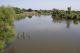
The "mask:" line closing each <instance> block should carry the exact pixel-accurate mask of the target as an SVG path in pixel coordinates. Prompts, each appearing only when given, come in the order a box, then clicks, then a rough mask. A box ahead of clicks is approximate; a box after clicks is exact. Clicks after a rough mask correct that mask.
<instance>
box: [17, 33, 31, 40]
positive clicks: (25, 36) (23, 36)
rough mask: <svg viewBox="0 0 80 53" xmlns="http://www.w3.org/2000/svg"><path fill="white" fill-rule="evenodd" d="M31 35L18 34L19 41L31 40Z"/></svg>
mask: <svg viewBox="0 0 80 53" xmlns="http://www.w3.org/2000/svg"><path fill="white" fill-rule="evenodd" d="M30 37H31V33H26V32H18V33H17V39H24V40H25V39H28V40H30Z"/></svg>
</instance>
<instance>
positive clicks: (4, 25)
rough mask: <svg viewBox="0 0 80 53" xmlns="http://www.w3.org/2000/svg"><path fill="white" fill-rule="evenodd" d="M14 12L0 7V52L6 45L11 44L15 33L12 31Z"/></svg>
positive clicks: (8, 8)
mask: <svg viewBox="0 0 80 53" xmlns="http://www.w3.org/2000/svg"><path fill="white" fill-rule="evenodd" d="M14 17H15V11H14V9H13V8H11V7H9V6H8V7H4V6H2V7H0V50H1V49H3V48H4V47H5V46H6V44H7V43H10V42H11V39H12V38H13V37H14V35H15V32H14V29H13V20H14Z"/></svg>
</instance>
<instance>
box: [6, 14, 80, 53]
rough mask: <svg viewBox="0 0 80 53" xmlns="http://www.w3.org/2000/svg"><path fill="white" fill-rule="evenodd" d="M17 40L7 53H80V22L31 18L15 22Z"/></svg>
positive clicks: (38, 17) (47, 16)
mask: <svg viewBox="0 0 80 53" xmlns="http://www.w3.org/2000/svg"><path fill="white" fill-rule="evenodd" d="M14 28H15V31H16V36H15V40H14V41H13V43H12V45H11V46H10V47H8V48H7V49H6V50H5V53H80V21H76V20H64V19H63V20H62V19H61V20H60V19H53V18H52V17H51V15H46V16H45V15H41V16H32V17H31V16H29V17H25V18H23V19H19V20H15V21H14Z"/></svg>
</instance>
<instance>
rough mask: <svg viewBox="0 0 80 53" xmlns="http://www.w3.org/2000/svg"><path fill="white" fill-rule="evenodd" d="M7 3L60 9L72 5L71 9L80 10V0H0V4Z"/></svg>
mask: <svg viewBox="0 0 80 53" xmlns="http://www.w3.org/2000/svg"><path fill="white" fill-rule="evenodd" d="M2 5H7V6H8V5H9V6H15V7H20V8H25V9H28V8H32V9H45V10H46V9H48V10H49V9H53V8H56V9H62V10H66V9H67V7H72V10H80V7H79V6H80V0H0V6H2Z"/></svg>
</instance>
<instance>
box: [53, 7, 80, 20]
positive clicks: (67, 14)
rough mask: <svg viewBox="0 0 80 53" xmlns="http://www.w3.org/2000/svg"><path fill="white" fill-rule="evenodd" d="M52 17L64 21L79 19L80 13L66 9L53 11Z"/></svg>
mask: <svg viewBox="0 0 80 53" xmlns="http://www.w3.org/2000/svg"><path fill="white" fill-rule="evenodd" d="M52 16H53V17H59V18H65V19H78V20H79V19H80V11H71V7H68V10H67V11H64V10H58V9H53V12H52Z"/></svg>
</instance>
